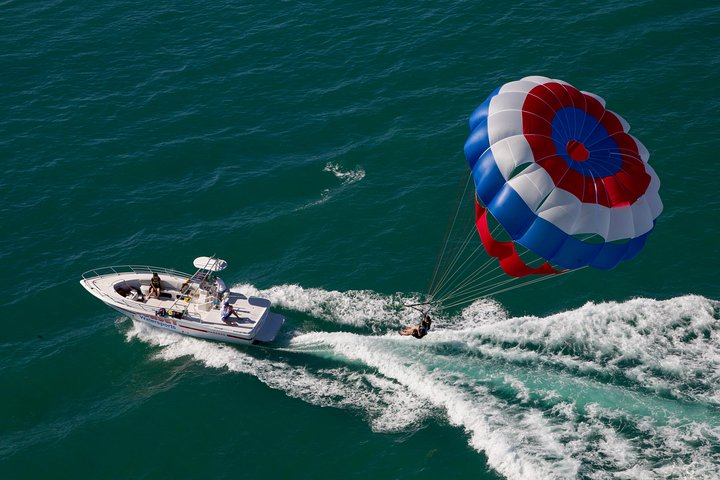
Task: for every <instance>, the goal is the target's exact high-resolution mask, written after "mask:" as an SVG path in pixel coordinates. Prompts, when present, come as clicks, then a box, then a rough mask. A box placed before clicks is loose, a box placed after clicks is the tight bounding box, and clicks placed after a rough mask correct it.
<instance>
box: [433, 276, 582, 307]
mask: <svg viewBox="0 0 720 480" xmlns="http://www.w3.org/2000/svg"><path fill="white" fill-rule="evenodd" d="M578 270H579V269H578ZM571 271H574V270H568V271H566V272H563V273H561V274H559V275H564V274H566V273H569V272H571ZM555 277H557V275H545V276H542V277H539V278H535V279H533V280H530V281H527V282H524V283H521V284H518V285H512V286H510V287H507V288H503V289H500V290H496V291H493V292H490V293H486V294H484V295H482V296H479V297H475V296H470V297H467V298H464V299H461V300H457V301H455V302H454V303H450V304H447V305H445V304H441V305H440V306H439V307H438V309H439V310H446V309H449V308H453V307H457V306H459V305H463V304H465V303H468V302H472V301H474V300H480V299H482V298H487V297H491V296H493V295H498V294H500V293H505V292H509V291H512V290H516V289H518V288H522V287H526V286H528V285H532V284H535V283H538V282H542V281H545V280H549V279H551V278H555ZM514 280H517V279H514Z"/></svg>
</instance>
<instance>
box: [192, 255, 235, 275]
mask: <svg viewBox="0 0 720 480" xmlns="http://www.w3.org/2000/svg"><path fill="white" fill-rule="evenodd" d="M193 265H194V266H195V268H199V269H200V270H207V271H208V272H220V271H222V270H225V269H226V268H227V262H226V261H225V260H221V259H219V258H214V257H197V258H196V259H195V260H194V261H193Z"/></svg>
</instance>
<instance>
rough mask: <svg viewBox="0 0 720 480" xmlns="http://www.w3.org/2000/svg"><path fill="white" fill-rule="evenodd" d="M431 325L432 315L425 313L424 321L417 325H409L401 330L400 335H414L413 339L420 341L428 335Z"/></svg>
mask: <svg viewBox="0 0 720 480" xmlns="http://www.w3.org/2000/svg"><path fill="white" fill-rule="evenodd" d="M431 325H432V319H431V318H430V314H428V313H424V314H423V318H422V321H421V322H420V323H418V324H417V325H408V326H407V327H405V328H403V329H402V330H400V331H399V332H398V333H399V334H400V335H412V336H413V337H415V338H418V339H420V338H423V337H424V336H425V335H427V334H428V331H429V330H430V326H431Z"/></svg>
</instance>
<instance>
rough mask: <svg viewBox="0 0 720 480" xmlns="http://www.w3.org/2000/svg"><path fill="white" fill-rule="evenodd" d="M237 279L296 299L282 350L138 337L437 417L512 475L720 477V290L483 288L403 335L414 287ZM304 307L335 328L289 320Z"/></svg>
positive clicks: (297, 384) (266, 378)
mask: <svg viewBox="0 0 720 480" xmlns="http://www.w3.org/2000/svg"><path fill="white" fill-rule="evenodd" d="M241 288H243V289H245V290H246V291H248V293H251V294H259V295H262V296H264V297H266V298H269V299H270V300H272V301H273V303H274V304H275V305H277V306H278V307H279V308H280V309H283V310H286V311H287V312H288V314H289V316H290V318H291V319H290V322H289V323H290V334H289V336H288V337H287V338H286V339H285V341H284V343H283V344H282V345H281V347H279V348H277V349H272V350H271V349H253V348H245V349H243V348H235V347H230V346H226V345H222V344H217V343H212V342H206V341H202V340H197V339H193V338H189V337H184V336H179V335H174V334H171V333H165V332H162V331H157V330H155V329H151V328H145V327H143V326H142V325H134V326H133V327H132V328H131V329H130V330H129V331H128V333H127V335H128V338H139V339H141V340H143V341H146V342H149V343H151V344H153V345H156V346H157V347H159V348H157V350H156V352H155V355H156V356H157V358H158V359H163V360H173V359H176V358H179V357H183V356H188V355H190V356H192V357H194V358H195V359H197V360H198V361H199V362H202V363H203V364H204V365H206V366H207V367H210V368H218V369H227V370H229V371H232V372H238V373H243V374H249V375H253V376H255V377H257V378H258V379H259V380H260V381H262V382H263V383H265V384H266V385H268V386H269V387H271V388H276V389H279V390H282V391H284V392H286V393H287V394H288V395H289V396H291V397H294V398H299V399H301V400H303V401H306V402H308V403H311V404H315V405H322V406H332V407H336V408H342V409H348V410H355V411H357V412H359V413H360V414H361V415H363V416H365V417H366V418H367V419H368V423H369V425H370V428H371V429H372V430H373V431H378V432H396V431H407V430H413V429H417V428H419V427H420V426H421V425H422V424H423V423H424V422H426V421H428V420H429V418H430V417H435V418H439V419H441V420H442V421H447V422H449V423H450V424H452V425H455V426H457V427H459V428H462V429H463V430H464V431H465V432H466V433H467V435H468V442H469V444H470V445H471V446H472V447H473V448H474V449H476V450H477V451H479V452H483V453H484V454H485V455H486V456H487V458H488V463H489V465H490V466H491V467H492V468H493V469H495V470H496V471H498V472H499V473H501V474H502V475H504V476H505V477H507V478H603V476H608V477H609V476H612V477H613V478H616V477H617V478H668V477H671V478H674V477H691V478H713V477H714V476H715V474H716V467H717V465H718V464H719V463H720V343H719V342H718V340H720V322H718V320H719V319H720V302H717V301H713V300H709V299H706V298H703V297H699V296H684V297H678V298H673V299H669V300H664V301H659V300H653V299H642V298H641V299H633V300H629V301H626V302H622V303H614V302H609V303H598V304H594V303H589V304H587V305H585V306H583V307H581V308H579V309H576V310H571V311H567V312H561V313H558V314H555V315H551V316H547V317H543V318H539V317H515V318H513V317H510V316H509V315H507V313H505V312H504V310H503V309H502V308H501V306H500V305H498V304H497V303H494V302H489V301H481V302H477V303H475V304H473V305H471V306H470V307H468V308H467V309H465V310H464V311H463V312H461V313H460V314H459V315H457V316H455V317H451V318H438V319H437V320H436V322H435V325H436V327H435V328H434V329H433V331H431V334H430V335H428V336H427V337H425V338H424V339H423V340H422V341H417V340H415V339H413V338H410V337H401V336H399V335H397V334H396V333H395V331H396V327H398V326H400V325H402V324H405V323H408V322H409V321H412V320H414V319H415V318H414V316H415V317H416V316H417V315H416V314H415V315H414V316H413V314H412V313H408V312H407V311H406V310H401V309H398V308H396V305H397V304H398V301H399V300H400V301H405V300H406V299H405V298H400V299H398V297H396V296H384V295H380V294H377V293H374V292H368V291H355V292H333V291H326V290H320V289H304V288H302V287H299V286H297V285H282V286H277V287H273V288H270V289H267V290H261V291H257V290H256V289H254V288H253V287H252V286H249V285H244V286H242V287H241ZM408 298H410V297H408ZM357 305H365V308H363V309H362V310H357V308H356V307H357ZM293 312H296V313H295V315H296V316H309V317H312V318H316V319H318V321H320V322H326V325H327V326H329V327H335V328H336V329H337V330H340V331H327V330H331V328H322V330H320V329H317V330H316V331H309V330H308V331H306V330H304V329H303V328H302V327H301V326H300V327H298V326H293V325H292V317H293ZM415 320H416V319H415ZM321 326H322V325H321ZM293 328H295V329H296V330H294V331H293V330H292V329H293ZM348 329H352V330H354V331H353V332H349V331H347V330H348ZM342 330H344V331H342ZM257 352H263V354H262V355H260V354H258V353H257ZM428 406H429V407H430V408H428Z"/></svg>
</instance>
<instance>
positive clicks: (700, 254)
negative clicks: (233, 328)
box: [0, 0, 720, 479]
mask: <svg viewBox="0 0 720 480" xmlns="http://www.w3.org/2000/svg"><path fill="white" fill-rule="evenodd" d="M0 9H1V11H2V18H3V22H2V26H0V45H2V48H1V49H0V72H2V73H1V74H0V111H1V112H2V116H0V159H1V161H2V167H3V175H2V176H0V212H1V213H0V219H1V221H2V234H0V265H1V266H2V272H3V277H4V278H5V281H4V282H2V286H0V292H1V295H0V303H1V305H2V310H1V312H2V333H1V334H0V393H1V395H0V477H1V478H3V479H36V478H252V479H280V478H313V479H334V478H377V479H397V478H402V479H405V478H418V479H419V478H474V479H491V478H509V479H535V478H563V479H565V478H568V479H573V478H582V479H607V478H628V479H636V478H643V479H645V478H648V479H649V478H693V479H702V478H706V479H710V478H717V474H718V465H720V344H719V342H720V323H719V322H720V303H719V302H718V300H717V299H718V298H719V295H718V289H717V272H718V270H720V257H719V256H718V246H717V236H718V226H719V225H720V201H719V200H718V188H719V187H720V181H718V175H717V173H718V171H719V168H718V165H717V161H716V157H717V152H718V151H719V150H720V141H719V140H718V136H717V130H718V115H717V112H718V111H720V88H719V87H718V78H720V56H719V55H718V51H720V36H718V32H720V7H718V6H717V5H716V4H714V3H713V2H707V1H692V0H690V1H685V2H670V1H662V0H655V1H652V0H648V1H639V2H625V1H607V2H604V1H603V2H591V1H586V0H581V1H577V2H558V1H550V0H548V1H535V2H514V3H512V4H509V3H506V2H466V1H447V2H423V1H421V2H395V1H391V2H374V1H369V2H347V1H335V2H330V1H321V2H252V1H251V2H228V1H217V2H207V1H199V0H195V1H193V0H190V1H186V2H143V1H115V2H92V1H87V0H84V1H83V0H80V1H75V2H70V1H67V0H45V1H4V2H0ZM526 75H545V76H548V77H552V78H560V79H563V80H565V81H567V82H570V83H571V84H573V85H574V86H576V87H578V88H580V89H582V90H588V91H591V92H594V93H597V94H598V95H600V96H602V97H603V98H605V100H606V101H607V105H608V108H610V109H611V110H614V111H617V112H619V113H620V114H621V115H622V116H623V117H624V118H625V119H626V120H627V121H628V122H629V123H630V125H632V130H631V132H632V133H633V134H634V135H635V136H637V137H638V138H639V139H640V140H641V141H642V142H643V143H644V144H645V146H646V147H647V148H648V149H649V151H650V153H651V157H650V163H651V164H652V165H653V167H654V168H655V170H656V171H657V172H658V175H659V177H660V178H661V181H662V188H661V192H660V193H661V197H662V199H663V203H664V206H665V210H664V212H663V214H662V215H661V216H660V218H659V219H658V223H657V227H656V230H655V232H654V233H653V234H652V235H651V237H650V239H649V241H648V243H647V246H646V248H645V249H644V250H643V251H642V252H641V254H640V255H639V256H638V257H637V258H635V259H634V260H632V261H630V262H627V263H624V264H621V265H620V266H618V267H617V268H616V269H614V270H611V271H596V270H592V269H583V270H581V271H579V272H575V273H572V274H569V275H563V276H561V277H559V278H556V279H553V280H551V281H547V282H541V283H538V284H536V285H533V286H530V287H526V288H525V289H519V290H514V291H510V292H506V293H501V294H499V295H497V296H495V297H493V298H491V299H485V300H481V301H478V302H476V303H473V304H471V305H465V306H458V307H457V308H454V309H449V310H448V311H445V312H443V313H442V314H440V315H439V316H438V317H437V319H436V328H435V329H434V330H433V332H432V333H431V334H430V335H429V336H428V337H426V338H425V339H423V341H421V342H419V341H416V340H414V339H411V338H406V337H400V336H398V335H396V334H395V331H396V330H397V329H398V328H399V327H400V326H401V325H404V324H406V323H409V322H411V321H416V319H417V318H416V317H417V314H416V312H413V311H411V310H402V309H399V308H397V305H398V303H399V302H402V301H412V300H413V299H417V298H420V295H421V294H422V293H423V292H425V291H426V289H427V286H428V282H429V281H430V279H431V276H432V273H433V268H434V266H435V261H436V258H437V254H438V251H439V249H440V246H441V244H442V241H443V236H444V233H445V228H446V225H447V222H448V218H449V217H450V216H451V215H452V213H453V211H454V207H455V202H456V200H457V186H458V183H459V182H461V181H462V180H463V179H464V178H466V176H467V166H466V163H465V159H464V157H463V153H462V147H463V143H464V141H465V137H466V135H467V133H468V126H467V116H468V115H469V114H470V112H471V111H472V110H473V109H474V107H475V106H476V105H477V104H479V103H480V102H481V101H482V100H484V99H485V97H486V96H487V95H488V94H489V93H490V92H491V91H492V90H493V89H495V88H496V87H497V86H499V85H500V84H502V83H505V82H508V81H512V80H515V79H519V78H521V77H523V76H526ZM211 254H217V255H218V256H220V257H221V258H224V259H226V260H227V261H228V262H229V265H230V267H229V269H228V270H227V272H226V274H225V276H224V278H225V280H226V281H227V282H228V283H229V284H232V285H234V286H236V287H238V288H241V289H243V290H244V291H246V292H247V293H250V294H260V295H263V296H266V297H267V298H270V299H271V300H272V301H273V302H274V304H275V305H276V309H277V311H279V312H280V313H281V314H283V315H285V316H286V318H287V321H286V325H285V327H284V328H283V330H282V331H281V334H280V336H279V338H278V339H277V341H276V342H275V343H274V344H273V345H271V346H267V347H246V348H242V347H235V346H227V345H222V344H218V343H213V342H207V341H201V340H197V339H192V338H186V337H181V336H176V335H173V334H170V333H164V332H159V331H155V330H151V329H148V328H143V327H142V326H140V325H134V324H133V323H132V322H131V321H130V320H128V319H126V318H124V317H121V316H120V315H118V314H117V313H115V312H114V311H112V310H110V309H109V308H107V307H106V306H105V305H103V304H102V303H100V302H98V301H97V300H96V299H94V298H92V297H91V296H90V295H88V294H87V292H85V291H84V290H83V289H82V288H81V287H80V285H79V284H78V280H79V279H80V276H81V274H82V273H83V272H84V271H86V270H89V269H91V268H96V267H100V266H106V265H118V264H150V265H160V266H166V267H170V268H176V269H179V270H184V271H188V270H191V269H192V265H191V262H192V259H193V258H194V257H196V256H199V255H211Z"/></svg>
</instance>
